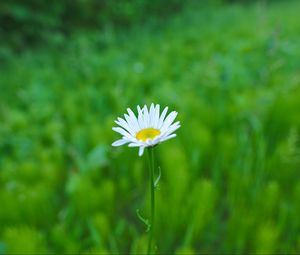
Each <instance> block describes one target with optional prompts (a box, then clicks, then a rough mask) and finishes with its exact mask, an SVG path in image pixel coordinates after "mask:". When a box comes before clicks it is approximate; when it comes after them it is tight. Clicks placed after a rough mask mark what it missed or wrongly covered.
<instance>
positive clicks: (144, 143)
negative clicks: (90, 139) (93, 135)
mask: <svg viewBox="0 0 300 255" xmlns="http://www.w3.org/2000/svg"><path fill="white" fill-rule="evenodd" d="M137 110H138V116H137V117H136V116H135V114H134V113H133V111H132V110H131V109H130V108H127V112H128V114H126V113H125V114H124V117H125V119H122V118H118V119H117V120H116V121H115V123H116V124H118V125H119V126H120V127H113V128H112V129H113V130H114V131H116V132H118V133H120V134H121V135H123V138H122V139H120V140H117V141H115V142H114V143H113V144H112V146H121V145H124V144H127V143H129V144H128V146H129V147H139V156H142V155H143V153H144V149H145V148H146V147H151V146H154V145H156V144H159V143H161V142H164V141H166V140H169V139H171V138H174V137H175V136H176V134H173V133H174V132H175V131H176V130H177V129H178V128H179V127H180V122H179V121H177V122H175V123H173V121H174V120H175V118H176V116H177V112H175V111H173V112H171V113H170V114H169V115H168V116H166V115H167V112H168V107H166V108H165V109H164V110H163V112H162V113H161V114H160V111H159V110H160V106H159V104H157V105H156V106H154V104H151V106H150V109H149V110H148V108H147V106H146V105H145V106H144V107H143V109H141V108H140V106H137ZM172 123H173V124H172Z"/></svg>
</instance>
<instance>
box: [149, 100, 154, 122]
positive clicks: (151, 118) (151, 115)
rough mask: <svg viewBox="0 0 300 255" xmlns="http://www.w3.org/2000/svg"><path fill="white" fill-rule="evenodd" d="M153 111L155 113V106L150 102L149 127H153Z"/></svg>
mask: <svg viewBox="0 0 300 255" xmlns="http://www.w3.org/2000/svg"><path fill="white" fill-rule="evenodd" d="M154 113H155V108H154V104H153V103H152V104H151V106H150V111H149V127H154V125H153V124H154Z"/></svg>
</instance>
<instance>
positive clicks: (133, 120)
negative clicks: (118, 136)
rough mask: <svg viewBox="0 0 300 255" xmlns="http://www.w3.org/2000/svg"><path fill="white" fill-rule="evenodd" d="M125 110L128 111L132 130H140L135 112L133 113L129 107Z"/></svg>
mask: <svg viewBox="0 0 300 255" xmlns="http://www.w3.org/2000/svg"><path fill="white" fill-rule="evenodd" d="M127 111H128V113H129V116H130V118H131V121H132V124H133V125H134V128H135V130H134V131H135V132H137V131H138V130H140V126H139V123H138V120H137V118H136V116H135V114H134V113H133V111H132V110H131V109H130V108H127Z"/></svg>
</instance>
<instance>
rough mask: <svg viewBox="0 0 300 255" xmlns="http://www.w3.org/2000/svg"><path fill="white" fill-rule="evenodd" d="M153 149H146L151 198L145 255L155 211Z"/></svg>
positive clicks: (149, 248) (149, 242)
mask: <svg viewBox="0 0 300 255" xmlns="http://www.w3.org/2000/svg"><path fill="white" fill-rule="evenodd" d="M153 152H154V147H149V148H148V154H149V175H150V197H151V209H150V210H151V211H150V222H149V224H150V230H149V240H148V250H147V254H148V255H149V254H151V247H152V239H153V229H154V211H155V195H154V188H155V187H154V153H153Z"/></svg>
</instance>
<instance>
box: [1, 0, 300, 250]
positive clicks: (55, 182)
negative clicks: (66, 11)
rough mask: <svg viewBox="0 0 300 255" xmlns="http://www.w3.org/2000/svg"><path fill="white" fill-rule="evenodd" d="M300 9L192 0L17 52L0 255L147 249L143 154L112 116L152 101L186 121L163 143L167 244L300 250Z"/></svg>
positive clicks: (5, 94) (8, 70)
mask: <svg viewBox="0 0 300 255" xmlns="http://www.w3.org/2000/svg"><path fill="white" fill-rule="evenodd" d="M11 2H12V3H15V4H16V5H18V3H19V5H20V6H22V3H23V2H21V1H11ZM31 2H32V3H36V4H37V3H40V2H41V3H43V2H42V1H39V2H37V1H31ZM81 2H82V3H84V2H85V1H76V3H77V4H79V3H81ZM87 2H89V1H87ZM91 2H93V1H91ZM154 2H155V1H154ZM158 2H159V1H157V3H158ZM178 2H179V1H178ZM95 3H96V2H95ZM97 3H98V2H97ZM101 3H102V2H101ZM118 3H119V2H118ZM120 3H121V2H120ZM174 3H175V2H174ZM1 5H3V3H1ZM41 5H42V4H41ZM43 6H44V5H43ZM54 6H58V7H57V15H59V13H60V7H59V6H60V1H53V6H52V7H49V8H54ZM87 6H89V7H90V6H92V5H88V4H87ZM41 8H42V7H41ZM43 8H45V9H44V10H45V11H46V9H47V8H46V7H45V6H44V7H43ZM78 8H79V7H78ZM299 8H300V4H299V2H296V1H295V2H282V3H272V4H266V3H257V4H249V5H247V6H244V5H241V4H232V5H219V6H215V7H214V8H212V7H209V6H207V7H206V8H203V5H202V4H199V5H197V4H193V5H191V6H190V7H189V6H186V7H185V9H184V11H182V12H180V13H178V14H176V15H174V16H173V17H172V18H170V19H169V20H168V21H166V22H165V24H163V25H162V24H161V25H157V24H151V23H150V24H149V25H147V26H146V25H145V26H136V27H132V28H131V29H128V30H124V31H118V32H116V30H114V29H113V28H111V29H107V30H105V32H103V33H102V32H99V31H98V30H95V31H89V32H87V31H85V32H84V31H81V32H79V33H75V34H73V35H71V36H70V40H65V39H63V43H62V45H61V47H46V46H45V47H44V48H39V49H38V50H37V49H28V50H26V51H25V52H23V54H19V55H16V54H15V55H10V57H9V61H7V62H6V63H5V64H3V65H2V66H1V74H0V90H1V94H0V121H1V125H0V185H1V189H0V203H1V210H0V253H2V254H9V253H28V254H32V253H46V252H47V253H49V252H54V253H78V252H80V253H86V254H95V253H99V254H109V253H113V254H116V253H120V252H131V253H141V252H142V251H145V249H146V245H147V236H146V233H145V226H144V225H143V223H141V222H140V221H139V220H138V217H137V215H136V209H140V211H141V213H142V214H143V215H144V216H145V217H147V214H148V212H149V203H148V202H149V191H148V185H147V184H148V172H147V166H146V165H145V157H142V158H139V157H138V156H137V150H136V149H132V148H130V149H129V148H127V147H125V146H124V147H120V148H112V147H111V146H110V144H111V143H112V142H113V141H114V140H115V139H117V138H118V135H117V134H115V133H114V132H113V131H112V130H111V128H112V126H113V125H114V122H113V121H114V119H115V118H116V117H117V116H120V115H121V114H122V113H123V112H124V110H125V109H126V107H128V106H129V107H132V108H134V107H135V106H136V105H137V104H140V105H142V104H144V103H147V104H149V103H151V102H155V103H160V104H161V105H162V106H165V105H169V106H170V108H171V109H175V110H177V111H178V112H179V117H178V118H179V120H180V121H181V123H182V127H181V129H179V130H178V137H177V138H176V139H174V140H170V141H168V142H166V143H164V144H162V145H160V146H158V147H157V150H156V156H157V157H156V158H157V165H159V166H161V169H162V178H161V181H160V185H159V190H157V192H156V195H157V206H156V215H157V222H156V226H157V227H156V229H155V243H156V244H157V249H158V251H159V252H160V253H173V254H199V253H241V254H243V253H249V252H250V253H260V254H261V253H299V252H300V221H298V215H299V214H300V205H299V203H298V201H299V199H300V181H299V180H300V171H299V166H300V138H299V136H300V115H299V109H300V72H299V69H300V64H299V58H300V34H299V30H300V23H299V22H298V10H299ZM79 9H81V7H80V8H79ZM1 11H3V9H1ZM82 11H83V10H82ZM123 11H124V10H123ZM25 12H26V11H25ZM70 12H71V10H70ZM21 13H22V11H21ZM87 13H89V12H88V11H87ZM18 15H21V16H22V15H23V14H18ZM25 16H26V15H25ZM42 16H44V14H43V15H42ZM89 16H90V15H88V14H87V16H86V17H89ZM43 18H45V19H47V17H43ZM25 19H34V17H32V16H30V18H29V17H27V18H25ZM25 23H26V22H25ZM25 23H24V25H25ZM38 23H39V24H40V21H39V22H38ZM22 24H23V23H22ZM53 24H54V26H55V22H53ZM29 27H31V28H33V27H34V25H33V26H29ZM48 33H49V31H48ZM48 36H49V37H51V36H52V34H51V33H49V34H48ZM53 36H55V34H54V35H53ZM1 49H2V52H5V50H6V49H5V48H1Z"/></svg>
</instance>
